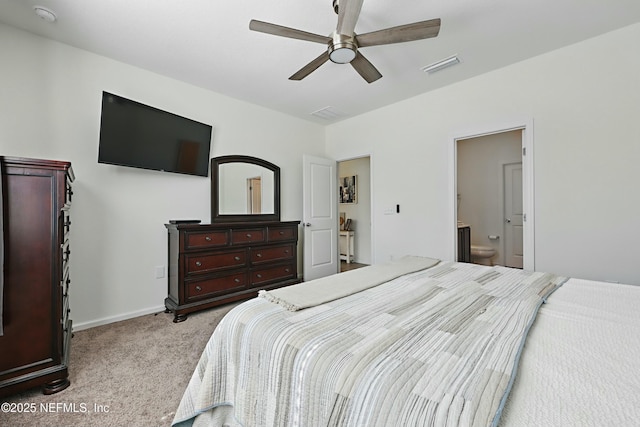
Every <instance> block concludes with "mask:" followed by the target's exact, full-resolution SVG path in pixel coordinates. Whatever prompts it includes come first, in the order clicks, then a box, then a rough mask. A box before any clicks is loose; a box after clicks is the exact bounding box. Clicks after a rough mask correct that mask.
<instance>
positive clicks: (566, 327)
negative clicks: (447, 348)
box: [500, 279, 640, 427]
mask: <svg viewBox="0 0 640 427" xmlns="http://www.w3.org/2000/svg"><path fill="white" fill-rule="evenodd" d="M500 426H501V427H523V426H526V427H538V426H544V427H573V426H575V427H588V426H598V427H604V426H606V427H609V426H611V427H613V426H615V427H632V426H640V287H639V286H631V285H619V284H611V283H605V282H594V281H588V280H580V279H570V280H569V281H567V282H566V283H565V284H564V285H563V286H562V287H561V288H560V289H558V290H557V291H556V292H555V293H554V294H553V295H551V296H550V297H549V299H548V300H547V303H546V304H543V306H542V307H541V308H540V310H539V313H538V317H537V319H536V321H535V323H534V325H533V327H532V328H531V331H530V332H529V337H528V339H527V342H526V344H525V347H524V352H523V354H522V357H521V359H520V366H519V369H518V375H517V376H516V381H515V384H514V386H513V389H512V391H511V394H510V396H509V400H508V402H507V405H506V407H505V409H504V412H503V415H502V419H501V422H500Z"/></svg>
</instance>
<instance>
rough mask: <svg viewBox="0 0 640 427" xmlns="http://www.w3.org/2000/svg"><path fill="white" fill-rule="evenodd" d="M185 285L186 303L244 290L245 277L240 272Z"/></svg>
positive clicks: (242, 272) (244, 274)
mask: <svg viewBox="0 0 640 427" xmlns="http://www.w3.org/2000/svg"><path fill="white" fill-rule="evenodd" d="M185 285H186V286H185V293H186V299H187V301H191V300H198V299H201V298H209V297H212V296H215V295H218V294H226V293H229V292H233V291H235V290H240V289H243V288H245V287H246V285H247V275H246V273H245V272H244V271H241V272H238V273H233V274H229V275H226V276H220V277H215V278H211V279H206V280H198V281H194V282H188V283H186V284H185Z"/></svg>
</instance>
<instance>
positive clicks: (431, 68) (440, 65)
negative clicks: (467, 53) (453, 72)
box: [422, 55, 460, 74]
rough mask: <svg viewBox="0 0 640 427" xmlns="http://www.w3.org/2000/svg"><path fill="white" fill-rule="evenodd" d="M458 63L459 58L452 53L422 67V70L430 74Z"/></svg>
mask: <svg viewBox="0 0 640 427" xmlns="http://www.w3.org/2000/svg"><path fill="white" fill-rule="evenodd" d="M459 63H460V59H459V58H458V57H457V56H456V55H453V56H450V57H448V58H445V59H443V60H441V61H438V62H434V63H433V64H431V65H427V66H425V67H422V71H424V72H425V73H429V74H431V73H435V72H436V71H440V70H443V69H445V68H447V67H451V66H453V65H456V64H459Z"/></svg>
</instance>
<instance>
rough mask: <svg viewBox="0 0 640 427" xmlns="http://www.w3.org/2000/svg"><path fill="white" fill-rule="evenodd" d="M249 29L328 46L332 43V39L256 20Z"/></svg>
mask: <svg viewBox="0 0 640 427" xmlns="http://www.w3.org/2000/svg"><path fill="white" fill-rule="evenodd" d="M249 29H250V30H252V31H258V32H261V33H266V34H273V35H274V36H281V37H288V38H290V39H298V40H306V41H309V42H316V43H323V44H326V43H328V42H329V41H331V37H327V36H321V35H319V34H313V33H308V32H306V31H301V30H296V29H295V28H289V27H283V26H282V25H276V24H270V23H269V22H263V21H257V20H255V19H252V20H251V22H249Z"/></svg>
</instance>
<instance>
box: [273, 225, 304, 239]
mask: <svg viewBox="0 0 640 427" xmlns="http://www.w3.org/2000/svg"><path fill="white" fill-rule="evenodd" d="M279 240H298V227H269V241H270V242H277V241H279Z"/></svg>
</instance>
